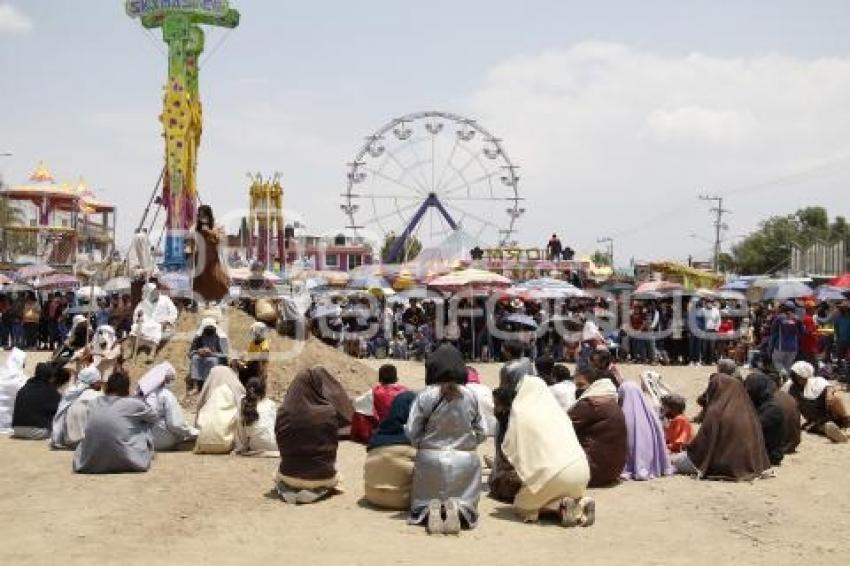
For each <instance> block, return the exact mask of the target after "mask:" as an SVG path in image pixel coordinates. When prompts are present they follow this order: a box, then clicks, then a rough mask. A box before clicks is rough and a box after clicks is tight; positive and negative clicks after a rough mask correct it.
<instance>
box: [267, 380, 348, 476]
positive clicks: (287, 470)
mask: <svg viewBox="0 0 850 566" xmlns="http://www.w3.org/2000/svg"><path fill="white" fill-rule="evenodd" d="M353 413H354V408H353V407H352V406H351V401H350V400H349V398H348V395H346V393H345V390H344V389H343V388H342V385H340V383H339V381H337V380H336V379H334V377H333V376H332V375H331V374H330V373H328V371H327V370H326V369H325V368H323V367H321V366H318V367H315V368H312V369H308V370H304V371H302V372H300V373H299V374H298V375H297V376H296V377H295V381H293V382H292V384H291V385H290V386H289V390H288V391H287V392H286V397H285V398H284V400H283V403H281V405H280V409H278V413H277V420H276V421H275V436H276V438H277V445H278V449H279V450H280V468H279V471H280V473H281V474H283V475H285V476H291V477H295V478H299V479H305V480H327V479H331V478H333V477H335V476H336V451H337V447H338V445H339V429H340V428H342V427H345V426H347V425H348V424H350V423H351V417H352V415H353Z"/></svg>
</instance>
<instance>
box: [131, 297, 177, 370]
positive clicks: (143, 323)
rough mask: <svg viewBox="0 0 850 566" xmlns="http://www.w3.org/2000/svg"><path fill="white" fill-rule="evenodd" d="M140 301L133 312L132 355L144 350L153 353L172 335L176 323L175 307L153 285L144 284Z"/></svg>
mask: <svg viewBox="0 0 850 566" xmlns="http://www.w3.org/2000/svg"><path fill="white" fill-rule="evenodd" d="M142 297H143V298H142V301H141V302H140V303H139V304H138V306H137V307H136V310H135V311H134V312H133V327H132V329H131V330H130V335H131V336H133V340H134V344H133V355H134V357H135V354H136V353H138V351H139V350H140V349H143V348H146V349H148V350H150V352H151V353H154V352H155V351H156V350H157V349H158V348H159V347H160V345H161V344H162V343H163V342H164V341H165V340H168V339H169V338H170V337H171V335H172V334H173V333H174V325H175V323H176V322H177V316H178V312H177V307H175V306H174V302H173V301H172V300H171V299H170V298H169V297H167V296H165V295H161V294H160V292H159V289H157V288H156V285H155V284H154V283H146V284H145V286H144V288H143V289H142Z"/></svg>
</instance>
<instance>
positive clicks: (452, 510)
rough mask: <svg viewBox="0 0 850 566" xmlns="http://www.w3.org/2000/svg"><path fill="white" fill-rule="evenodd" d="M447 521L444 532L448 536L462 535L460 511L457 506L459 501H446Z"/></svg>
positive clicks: (444, 524)
mask: <svg viewBox="0 0 850 566" xmlns="http://www.w3.org/2000/svg"><path fill="white" fill-rule="evenodd" d="M445 507H446V520H445V522H444V523H443V532H444V533H445V534H447V535H459V534H460V509H458V506H457V500H455V499H449V500H448V501H446V505H445Z"/></svg>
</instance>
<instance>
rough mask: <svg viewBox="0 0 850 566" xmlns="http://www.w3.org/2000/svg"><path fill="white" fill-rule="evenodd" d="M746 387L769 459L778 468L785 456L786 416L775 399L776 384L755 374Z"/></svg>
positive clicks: (745, 384) (748, 380) (749, 378)
mask: <svg viewBox="0 0 850 566" xmlns="http://www.w3.org/2000/svg"><path fill="white" fill-rule="evenodd" d="M744 386H745V387H746V388H747V394H748V395H749V396H750V401H752V402H753V406H754V407H755V408H756V412H757V413H758V416H759V422H760V423H761V432H762V435H763V436H764V447H765V449H766V450H767V457H768V458H769V459H770V463H771V464H772V465H774V466H778V465H779V464H781V463H782V458H783V457H784V456H785V415H784V414H783V412H782V409H780V408H779V405H778V404H777V403H776V400H775V399H774V391H775V390H776V384H775V383H774V382H773V380H772V379H770V378H769V377H768V376H766V375H761V374H757V373H755V374H753V375H751V376H749V377H748V378H747V380H746V381H745V382H744Z"/></svg>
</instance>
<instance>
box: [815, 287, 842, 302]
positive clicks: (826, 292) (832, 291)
mask: <svg viewBox="0 0 850 566" xmlns="http://www.w3.org/2000/svg"><path fill="white" fill-rule="evenodd" d="M845 293H847V289H839V288H837V287H833V286H831V285H824V286H822V287H818V290H817V291H816V292H815V299H817V301H818V302H819V303H820V302H824V301H826V302H832V301H843V300H844V298H845V295H844V294H845Z"/></svg>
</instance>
